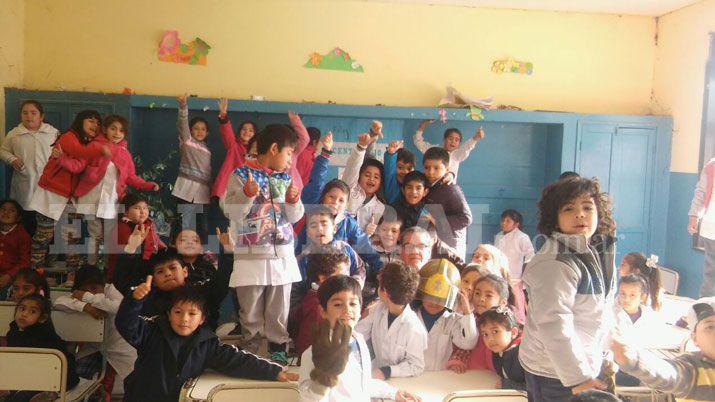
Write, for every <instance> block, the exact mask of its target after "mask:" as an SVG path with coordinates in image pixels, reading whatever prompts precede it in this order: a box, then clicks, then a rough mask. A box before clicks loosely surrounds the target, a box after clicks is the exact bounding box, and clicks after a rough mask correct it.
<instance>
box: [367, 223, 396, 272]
mask: <svg viewBox="0 0 715 402" xmlns="http://www.w3.org/2000/svg"><path fill="white" fill-rule="evenodd" d="M402 227H403V221H402V218H401V217H400V216H398V215H397V214H396V213H393V212H392V211H390V212H389V213H387V212H386V213H385V214H384V215H382V218H380V222H379V223H378V225H377V232H376V233H375V235H374V236H373V237H372V243H373V246H374V247H375V251H377V253H378V254H379V255H380V260H381V261H382V263H383V264H387V263H388V262H395V261H400V246H399V244H398V240H399V239H400V232H401V231H402ZM372 272H373V273H376V272H375V271H372ZM368 276H369V275H368Z"/></svg>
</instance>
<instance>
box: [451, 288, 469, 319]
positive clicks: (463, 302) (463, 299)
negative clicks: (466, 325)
mask: <svg viewBox="0 0 715 402" xmlns="http://www.w3.org/2000/svg"><path fill="white" fill-rule="evenodd" d="M454 311H455V312H457V313H461V314H462V315H467V314H472V312H474V308H473V307H472V304H471V303H469V298H468V297H467V295H466V294H465V292H462V291H461V290H460V291H459V294H457V305H456V306H455V308H454Z"/></svg>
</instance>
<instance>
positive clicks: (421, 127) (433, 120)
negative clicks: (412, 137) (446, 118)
mask: <svg viewBox="0 0 715 402" xmlns="http://www.w3.org/2000/svg"><path fill="white" fill-rule="evenodd" d="M435 121H437V120H435V119H429V120H422V121H421V122H420V128H419V129H420V130H421V131H424V130H425V127H427V126H429V125H430V124H432V123H434V122H435Z"/></svg>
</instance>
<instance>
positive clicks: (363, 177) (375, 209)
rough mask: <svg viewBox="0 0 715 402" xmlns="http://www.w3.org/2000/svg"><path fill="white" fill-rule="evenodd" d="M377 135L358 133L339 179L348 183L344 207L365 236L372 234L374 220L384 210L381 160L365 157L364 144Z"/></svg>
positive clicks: (375, 223) (365, 145)
mask: <svg viewBox="0 0 715 402" xmlns="http://www.w3.org/2000/svg"><path fill="white" fill-rule="evenodd" d="M376 139H377V136H375V137H372V136H370V134H367V133H364V134H360V135H359V136H358V143H357V145H356V147H355V148H353V150H352V152H351V153H350V156H349V157H348V161H347V164H346V165H345V171H344V172H343V176H342V180H343V181H344V182H345V184H347V185H348V187H350V197H349V199H348V205H347V207H346V209H347V211H348V212H350V213H353V214H355V215H356V216H357V222H358V225H360V229H362V230H363V231H364V232H365V233H367V235H368V236H372V235H373V234H374V233H375V229H376V228H377V222H378V221H379V220H380V217H382V214H383V213H384V212H385V203H384V201H383V200H382V195H381V193H382V162H380V161H378V160H377V159H373V158H365V151H366V150H367V148H368V146H369V145H370V144H372V143H373V142H374V141H375V140H376Z"/></svg>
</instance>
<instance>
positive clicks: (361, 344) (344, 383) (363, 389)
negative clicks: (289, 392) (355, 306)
mask: <svg viewBox="0 0 715 402" xmlns="http://www.w3.org/2000/svg"><path fill="white" fill-rule="evenodd" d="M352 339H353V340H354V341H355V342H357V347H358V351H359V352H360V360H359V361H358V359H357V358H356V357H355V354H353V353H351V354H350V357H349V358H348V364H346V365H345V369H344V370H343V372H342V373H340V375H338V383H337V384H336V385H335V386H334V387H330V388H328V387H325V386H323V385H321V384H317V383H315V382H314V381H313V380H311V378H310V372H311V371H313V368H314V367H315V366H314V365H313V347H312V346H311V347H309V348H308V349H306V350H305V352H303V355H302V357H301V359H300V362H301V364H300V372H299V373H300V378H299V379H298V388H299V389H300V400H301V401H306V402H307V401H320V402H348V401H358V402H369V401H370V399H371V398H385V399H395V395H396V394H397V388H395V387H393V386H391V385H389V384H388V383H386V382H384V381H382V380H377V379H373V378H372V365H371V364H370V350H369V349H368V347H367V344H366V343H365V340H364V339H363V337H362V335H360V334H359V333H357V332H355V331H353V334H352Z"/></svg>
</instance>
